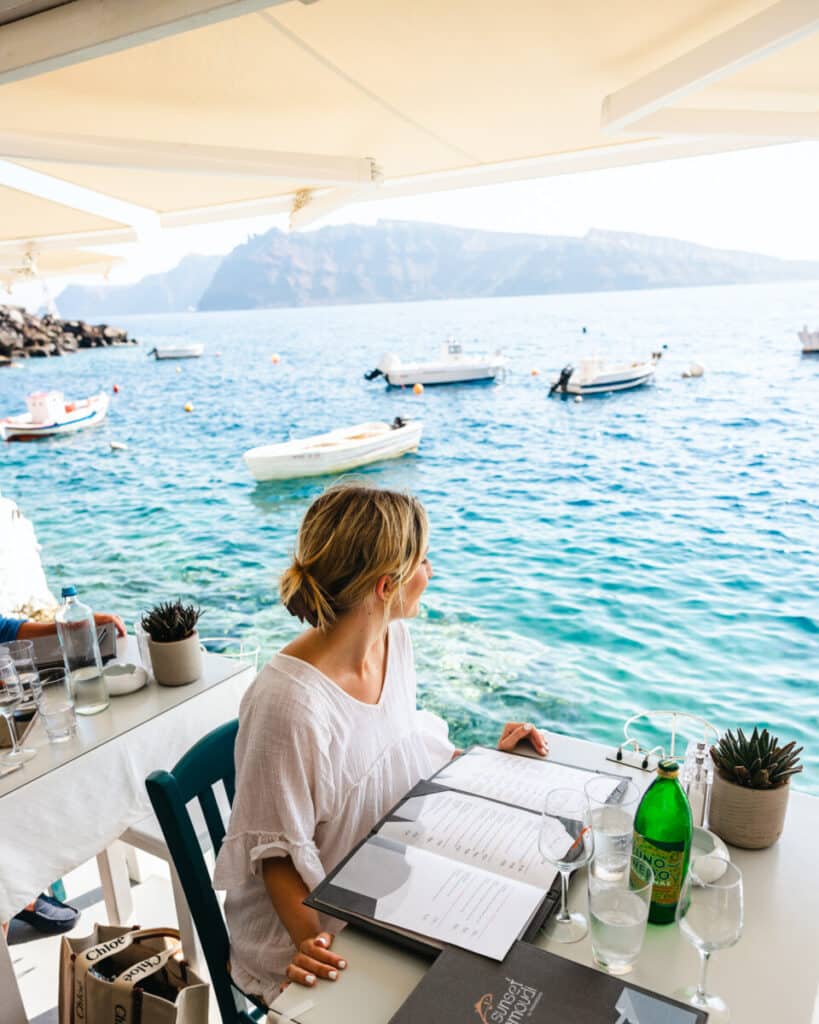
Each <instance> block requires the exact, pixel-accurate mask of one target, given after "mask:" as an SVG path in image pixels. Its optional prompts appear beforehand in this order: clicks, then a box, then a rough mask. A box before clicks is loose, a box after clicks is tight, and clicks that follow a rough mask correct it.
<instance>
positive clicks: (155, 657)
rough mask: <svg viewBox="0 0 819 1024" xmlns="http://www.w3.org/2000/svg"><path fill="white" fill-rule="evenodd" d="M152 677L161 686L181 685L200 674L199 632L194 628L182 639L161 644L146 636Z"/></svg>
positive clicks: (191, 680) (190, 681)
mask: <svg viewBox="0 0 819 1024" xmlns="http://www.w3.org/2000/svg"><path fill="white" fill-rule="evenodd" d="M148 650H149V651H150V654H151V666H152V668H153V672H154V678H155V679H156V681H157V682H158V683H161V684H162V686H183V685H184V684H185V683H192V682H193V681H194V680H195V679H198V678H199V677H200V676H201V675H202V651H201V649H200V647H199V633H198V632H197V631H196V630H194V632H193V633H191V635H190V636H186V637H185V639H184V640H174V641H172V642H171V643H167V644H163V643H159V642H158V641H157V640H151V638H150V637H149V638H148Z"/></svg>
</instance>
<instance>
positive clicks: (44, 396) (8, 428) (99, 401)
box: [0, 391, 108, 441]
mask: <svg viewBox="0 0 819 1024" xmlns="http://www.w3.org/2000/svg"><path fill="white" fill-rule="evenodd" d="M26 405H27V406H28V412H25V413H22V414H21V415H19V416H7V417H6V419H4V420H0V431H2V435H3V439H4V440H5V441H34V440H36V439H37V438H39V437H51V436H53V435H54V434H73V433H74V432H75V431H77V430H85V429H86V427H96V426H98V424H100V423H102V421H103V420H104V419H105V416H106V413H107V412H108V395H106V394H103V393H102V392H100V394H98V395H92V396H91V397H90V398H83V399H81V400H80V401H77V402H66V401H65V400H64V398H63V394H62V392H61V391H37V392H35V393H34V394H32V395H29V396H28V397H27V398H26Z"/></svg>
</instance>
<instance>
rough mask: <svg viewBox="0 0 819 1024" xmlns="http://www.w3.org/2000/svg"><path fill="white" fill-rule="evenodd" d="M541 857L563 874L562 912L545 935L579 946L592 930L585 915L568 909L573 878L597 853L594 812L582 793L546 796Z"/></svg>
mask: <svg viewBox="0 0 819 1024" xmlns="http://www.w3.org/2000/svg"><path fill="white" fill-rule="evenodd" d="M538 847H539V849H540V855H541V857H543V859H544V860H545V861H547V862H548V863H549V864H551V865H553V867H556V868H557V870H558V871H559V872H560V911H559V913H557V914H555V915H553V916H552V917H551V918H550V919H549V921H548V922H547V924H546V926H545V928H544V934H545V935H546V937H547V938H549V939H554V941H555V942H577V941H578V940H579V939H582V938H583V936H584V935H585V934H586V933H587V932H588V930H589V923H588V921H587V920H586V918H585V917H584V915H583V914H579V913H574V914H570V913H569V909H568V906H567V901H568V896H569V875H570V874H571V873H572V871H575V870H576V869H577V868H582V867H583V865H584V864H588V862H589V861H590V860H591V857H592V854H593V853H594V839H593V836H592V825H591V811H590V809H589V801H588V800H587V799H586V795H585V793H583V792H582V790H579V789H553V790H552V791H551V792H550V793H547V794H546V800H545V803H544V806H543V817H542V819H541V823H540V834H539V837H538Z"/></svg>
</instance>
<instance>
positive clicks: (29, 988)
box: [0, 852, 219, 1024]
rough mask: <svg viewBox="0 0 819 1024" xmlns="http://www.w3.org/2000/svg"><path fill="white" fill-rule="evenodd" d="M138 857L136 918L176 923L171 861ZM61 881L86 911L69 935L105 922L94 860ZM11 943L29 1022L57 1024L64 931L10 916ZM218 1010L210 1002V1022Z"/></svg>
mask: <svg viewBox="0 0 819 1024" xmlns="http://www.w3.org/2000/svg"><path fill="white" fill-rule="evenodd" d="M138 857H139V865H140V870H141V874H142V877H143V879H144V881H142V882H141V883H140V884H138V885H133V886H132V889H131V894H132V896H133V901H134V921H135V922H137V923H138V924H139V925H140V926H142V927H144V928H148V927H155V926H159V925H171V926H173V927H175V926H176V914H175V911H174V905H173V897H172V894H171V884H170V880H169V876H168V867H167V865H166V864H165V863H164V861H161V860H158V859H157V858H155V857H151V856H149V855H148V854H146V853H142V852H140V853H139V855H138ZM63 882H64V884H65V891H66V900H67V902H68V903H70V904H71V906H73V907H76V908H77V909H78V910H81V911H82V915H81V917H80V918H79V920H78V922H77V924H76V925H75V926H74V928H73V929H72V930H71V931H70V932H68V933H67V934H68V935H71V936H80V935H88V934H90V932H91V930H92V928H93V926H94V924H96V923H97V922H100V923H104V922H105V921H107V917H106V914H105V906H104V904H103V901H102V890H101V888H100V879H99V874H98V873H97V865H96V861H89V862H88V863H87V864H84V865H83V866H82V867H80V868H77V870H76V871H72V872H71V873H70V874H68V875H66V876H65V878H64V879H63ZM8 942H9V952H10V953H11V959H12V962H13V964H14V969H15V972H16V974H17V980H18V983H19V985H20V991H21V993H22V996H23V1002H24V1004H25V1007H26V1012H27V1014H28V1016H29V1019H30V1021H31V1024H57V986H58V974H59V972H58V965H59V959H60V942H61V936H59V935H49V936H44V935H41V934H40V933H39V932H38V931H36V930H35V929H34V928H32V927H30V926H29V925H26V924H23V923H22V922H20V921H12V922H11V925H10V927H9V936H8ZM211 1004H213V1000H212V999H211ZM214 1011H215V1007H214V1006H213V1005H211V1013H210V1024H218V1020H219V1017H218V1013H215V1012H214ZM0 1017H2V1014H1V1013H0Z"/></svg>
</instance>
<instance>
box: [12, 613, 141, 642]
mask: <svg viewBox="0 0 819 1024" xmlns="http://www.w3.org/2000/svg"><path fill="white" fill-rule="evenodd" d="M94 622H96V624H97V625H98V626H104V625H107V623H109V622H113V624H114V625H115V626H116V630H117V636H125V623H124V622H123V621H122V619H121V618H120V617H119V615H109V614H108V612H100V613H99V614H97V615H95V616H94ZM56 632H57V623H56V622H28V621H25V622H21V623H20V628H19V629H18V630H17V639H18V640H36V639H37V637H41V636H53V635H54V634H55V633H56Z"/></svg>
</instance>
